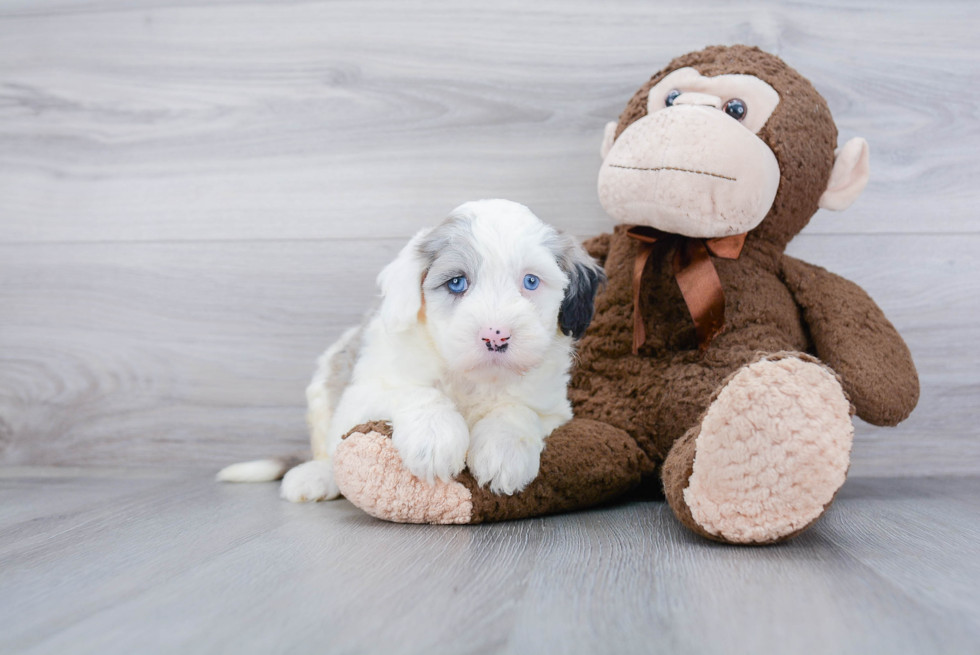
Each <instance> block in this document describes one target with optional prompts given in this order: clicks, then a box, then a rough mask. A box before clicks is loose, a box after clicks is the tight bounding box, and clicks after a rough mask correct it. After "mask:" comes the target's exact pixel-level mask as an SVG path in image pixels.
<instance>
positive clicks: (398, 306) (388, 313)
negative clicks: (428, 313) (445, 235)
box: [378, 229, 429, 332]
mask: <svg viewBox="0 0 980 655" xmlns="http://www.w3.org/2000/svg"><path fill="white" fill-rule="evenodd" d="M428 233H429V230H427V229H426V230H422V231H421V232H419V233H418V234H416V235H415V236H414V237H412V239H411V240H410V241H409V242H408V243H407V244H406V245H405V247H404V248H402V249H401V252H399V253H398V257H396V258H395V261H393V262H391V263H390V264H388V265H387V266H385V267H384V269H383V270H382V271H381V272H380V273H379V274H378V286H379V287H380V288H381V296H382V298H383V300H382V301H381V322H382V323H384V326H385V329H386V330H387V331H388V332H402V331H404V330H407V329H408V328H410V327H412V326H413V325H415V324H416V323H417V322H418V316H419V310H420V309H422V276H423V275H424V274H425V270H426V266H427V262H426V261H425V258H424V256H423V255H422V252H421V251H420V250H419V244H420V243H421V242H422V239H424V238H425V237H426V236H427V235H428Z"/></svg>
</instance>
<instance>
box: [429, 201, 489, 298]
mask: <svg viewBox="0 0 980 655" xmlns="http://www.w3.org/2000/svg"><path fill="white" fill-rule="evenodd" d="M474 220H475V217H474V216H473V215H472V213H471V212H468V211H466V212H454V213H452V214H450V215H449V216H448V217H447V218H446V220H444V221H443V222H442V223H440V224H439V225H437V226H436V227H434V228H433V229H432V230H431V231H430V232H429V233H428V234H427V235H426V236H425V238H424V239H422V241H420V242H419V244H418V253H419V255H420V256H421V257H422V259H423V260H424V261H425V262H426V269H427V271H428V273H427V275H426V284H425V287H426V288H427V289H435V288H437V287H439V286H440V285H442V284H444V283H445V282H446V280H445V279H443V278H444V277H445V276H447V275H448V276H449V277H455V276H457V275H465V276H467V277H468V278H469V280H470V282H471V283H472V282H473V277H474V276H475V275H476V272H477V270H478V268H479V266H480V263H481V262H482V258H481V256H480V254H479V253H478V252H477V250H476V246H475V244H474V242H473V240H474V236H473V221H474ZM430 277H431V278H432V279H430ZM447 279H448V278H447Z"/></svg>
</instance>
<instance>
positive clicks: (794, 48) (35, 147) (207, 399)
mask: <svg viewBox="0 0 980 655" xmlns="http://www.w3.org/2000/svg"><path fill="white" fill-rule="evenodd" d="M978 25H980V6H978V5H977V4H976V3H971V2H930V3H922V2H900V3H894V2H886V1H884V0H869V1H867V2H862V3H853V4H852V3H835V2H802V3H783V2H739V3H727V2H704V3H701V2H699V3H694V2H691V3H681V4H679V3H666V2H658V3H653V2H619V3H586V2H568V1H563V2H541V3H533V4H531V3H518V2H513V3H494V4H487V3H465V2H442V3H425V4H421V3H420V6H415V5H414V4H413V5H409V4H407V3H403V2H373V1H372V2H365V1H358V2H322V3H321V2H301V3H257V2H243V1H235V0H228V1H218V0H213V1H209V2H205V1H201V2H188V1H184V0H131V1H127V2H123V1H122V0H118V1H117V0H102V1H99V0H80V1H77V2H67V1H64V0H8V1H5V2H0V463H4V464H8V465H9V464H25V465H27V464H30V465H49V464H53V465H82V466H117V465H131V466H137V467H177V466H217V465H219V464H223V463H226V462H229V461H234V460H237V459H240V458H244V457H252V456H258V455H266V454H274V453H279V452H284V451H286V452H288V451H293V450H302V449H303V448H304V447H305V442H306V436H305V428H304V425H303V406H304V398H303V387H304V386H305V384H306V381H307V379H308V377H309V375H310V373H311V372H312V368H313V362H314V359H315V357H316V355H317V354H318V353H319V352H320V351H321V350H322V349H323V348H324V347H325V346H326V345H327V344H328V343H329V342H330V340H331V339H332V338H334V337H335V336H337V335H338V334H339V332H340V331H341V330H342V329H343V328H344V327H345V326H346V325H348V324H351V323H353V322H356V321H357V320H359V317H360V316H361V314H362V313H363V312H364V311H365V310H367V309H368V308H369V307H370V306H371V304H372V303H373V302H374V294H375V290H374V285H373V280H374V276H375V275H376V273H377V271H378V270H379V269H380V268H381V266H382V265H383V264H384V263H385V262H386V261H388V260H389V259H390V258H391V257H392V256H393V254H394V253H395V252H396V251H397V249H398V248H399V246H400V245H401V244H402V243H403V242H404V240H405V239H406V238H407V237H408V236H409V235H410V234H412V232H413V231H414V230H416V229H417V228H419V227H421V226H424V225H428V224H431V223H433V222H435V221H437V220H438V219H440V218H441V217H442V216H443V215H445V214H446V213H447V212H448V211H449V210H450V209H452V208H453V207H454V206H456V205H457V204H459V203H461V202H463V201H465V200H469V199H475V198H481V197H506V198H510V199H513V200H518V201H521V202H524V203H526V204H528V205H529V206H530V207H531V208H532V209H533V210H535V211H536V212H537V213H538V214H539V215H540V216H541V217H543V218H544V219H545V220H548V221H550V222H552V223H554V224H556V225H557V226H559V227H560V228H562V229H564V230H567V231H569V232H572V233H574V234H577V235H580V236H583V237H584V236H588V235H591V234H595V233H598V232H601V231H606V230H608V229H610V227H611V222H610V220H609V219H608V218H607V217H606V215H605V213H604V212H603V210H602V208H601V207H600V205H599V203H598V200H597V197H596V192H595V178H596V173H597V170H598V166H599V157H598V154H597V151H598V147H599V142H600V138H601V132H602V126H603V124H604V123H605V122H606V121H608V120H612V119H614V118H615V117H616V116H617V114H618V113H619V111H620V110H621V109H622V107H623V106H624V104H625V102H626V101H627V99H628V98H629V97H630V95H631V94H632V93H633V91H634V90H635V89H636V88H637V87H638V86H639V85H640V84H642V83H643V82H644V81H645V80H646V79H647V78H649V76H650V75H651V74H652V73H653V72H655V71H656V70H657V69H658V68H659V67H661V66H662V65H663V64H665V63H666V62H667V61H668V60H669V59H670V58H671V57H673V56H675V55H678V54H682V53H684V52H687V51H690V50H694V49H698V48H701V47H703V46H705V45H709V44H714V43H729V44H730V43H748V44H756V45H759V46H760V47H762V48H764V49H767V50H769V51H771V52H774V53H776V54H779V55H780V56H782V57H783V58H784V59H785V60H786V61H787V62H788V63H790V64H791V65H793V66H794V67H796V68H797V69H798V70H800V71H801V72H802V73H803V74H804V75H806V76H807V77H809V78H810V79H811V80H812V81H813V82H814V84H815V85H816V87H817V88H818V90H820V91H821V92H822V93H823V94H824V95H825V97H826V98H827V100H828V102H829V103H830V106H831V109H832V110H833V112H834V115H835V117H836V119H837V123H838V126H839V128H840V133H841V140H842V141H843V140H844V139H847V138H849V137H851V136H855V135H860V136H864V137H866V138H867V139H868V141H869V142H870V144H871V152H872V181H871V184H870V185H869V186H868V189H867V191H866V192H865V194H864V195H863V197H862V198H861V199H860V200H859V201H858V202H857V203H856V204H855V205H854V206H853V207H852V208H850V209H849V210H847V211H846V212H843V213H839V214H832V213H828V212H820V213H819V214H818V215H817V216H816V217H815V218H814V220H813V221H812V223H811V225H810V226H809V227H808V228H807V230H806V231H805V233H804V234H802V235H800V236H799V237H798V238H797V239H796V240H795V241H794V242H793V244H791V247H790V252H791V253H792V254H794V255H796V256H799V257H802V258H804V259H806V260H809V261H812V262H815V263H817V264H820V265H823V266H826V267H828V268H829V269H831V270H833V271H835V272H837V273H840V274H842V275H844V276H846V277H848V278H850V279H852V280H855V281H856V282H858V283H859V284H861V285H863V286H864V287H865V288H867V289H868V290H869V291H870V292H871V294H872V295H873V297H874V298H875V299H876V300H877V301H878V302H879V304H880V305H881V306H882V307H883V308H884V310H885V311H886V313H887V314H888V315H889V317H890V318H891V319H892V321H893V322H894V323H895V324H896V326H897V327H898V328H899V329H900V330H901V331H902V333H903V334H904V335H905V337H906V339H907V340H908V342H909V344H910V346H911V348H912V351H913V354H914V355H915V358H916V362H917V364H918V366H919V371H920V374H921V377H922V382H923V391H922V399H921V402H920V405H919V408H918V409H917V410H916V412H915V413H914V414H913V416H912V418H911V419H909V421H907V422H906V423H905V424H904V425H902V426H901V427H899V428H898V429H892V430H879V429H873V428H871V427H870V426H866V425H859V426H858V441H857V443H856V445H855V449H854V465H853V468H852V472H853V473H854V474H856V475H896V474H897V475H905V474H913V475H928V474H966V473H977V472H980V439H978V437H980V427H978V423H980V422H978V420H977V413H978V406H980V366H978V365H980V354H978V350H977V348H976V346H975V344H977V343H978V342H980V327H978V324H980V258H978V255H977V253H978V252H980V228H978V222H977V220H976V218H975V217H976V215H977V213H978V211H980V202H978V200H980V193H978V191H977V189H978V182H977V180H978V179H980V157H978V153H980V113H978V110H977V108H978V107H980V84H978V82H980V46H978V43H980V41H978V38H977V26H978Z"/></svg>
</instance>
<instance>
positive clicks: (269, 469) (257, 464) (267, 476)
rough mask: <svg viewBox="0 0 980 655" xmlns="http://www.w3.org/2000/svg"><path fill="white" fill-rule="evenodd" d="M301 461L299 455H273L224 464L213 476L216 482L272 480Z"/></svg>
mask: <svg viewBox="0 0 980 655" xmlns="http://www.w3.org/2000/svg"><path fill="white" fill-rule="evenodd" d="M302 462H303V460H302V459H300V458H299V457H273V458H271V459H256V460H252V461H251V462H239V463H238V464H232V465H230V466H226V467H224V468H223V469H221V470H220V471H218V474H217V475H216V476H215V480H217V481H218V482H272V481H273V480H279V479H280V478H282V476H284V475H285V474H286V471H288V470H289V469H291V468H293V467H294V466H296V465H298V464H301V463H302Z"/></svg>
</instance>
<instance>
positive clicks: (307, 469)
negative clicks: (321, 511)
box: [279, 459, 340, 503]
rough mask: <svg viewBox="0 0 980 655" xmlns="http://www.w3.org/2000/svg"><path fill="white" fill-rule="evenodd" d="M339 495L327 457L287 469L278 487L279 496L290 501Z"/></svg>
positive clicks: (321, 498)
mask: <svg viewBox="0 0 980 655" xmlns="http://www.w3.org/2000/svg"><path fill="white" fill-rule="evenodd" d="M339 495H340V489H338V488H337V483H336V482H334V479H333V461H332V460H329V459H315V460H313V461H311V462H305V463H303V464H300V465H299V466H296V467H294V468H291V469H289V471H288V472H287V473H286V475H285V476H284V477H283V479H282V486H280V487H279V496H280V497H282V498H283V499H284V500H288V501H289V502H291V503H308V502H315V501H318V500H333V499H334V498H336V497H337V496H339Z"/></svg>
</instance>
